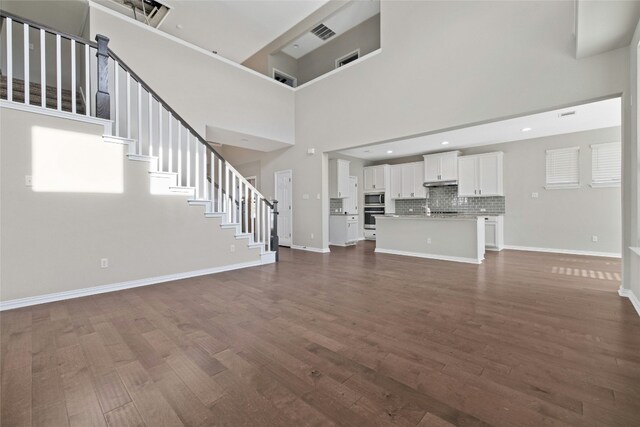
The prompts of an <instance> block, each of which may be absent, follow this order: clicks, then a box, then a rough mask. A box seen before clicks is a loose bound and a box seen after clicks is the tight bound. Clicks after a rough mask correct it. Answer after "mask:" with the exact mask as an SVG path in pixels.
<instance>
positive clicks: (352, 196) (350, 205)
mask: <svg viewBox="0 0 640 427" xmlns="http://www.w3.org/2000/svg"><path fill="white" fill-rule="evenodd" d="M342 205H343V208H344V209H343V210H344V212H346V213H348V214H353V215H357V214H358V177H357V176H350V177H349V196H348V197H347V198H346V199H344V201H343V202H342Z"/></svg>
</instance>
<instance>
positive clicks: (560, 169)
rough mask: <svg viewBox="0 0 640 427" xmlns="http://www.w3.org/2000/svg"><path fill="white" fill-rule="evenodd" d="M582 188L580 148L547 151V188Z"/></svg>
mask: <svg viewBox="0 0 640 427" xmlns="http://www.w3.org/2000/svg"><path fill="white" fill-rule="evenodd" d="M579 186H580V147H571V148H560V149H557V150H547V185H546V188H548V189H554V188H578V187H579Z"/></svg>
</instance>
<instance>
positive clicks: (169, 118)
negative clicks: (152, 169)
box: [167, 112, 173, 172]
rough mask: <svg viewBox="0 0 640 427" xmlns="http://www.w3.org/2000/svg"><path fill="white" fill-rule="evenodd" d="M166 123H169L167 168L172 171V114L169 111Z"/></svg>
mask: <svg viewBox="0 0 640 427" xmlns="http://www.w3.org/2000/svg"><path fill="white" fill-rule="evenodd" d="M167 122H168V123H167V124H168V125H169V159H168V162H167V169H168V170H169V172H173V115H172V114H171V112H168V114H167Z"/></svg>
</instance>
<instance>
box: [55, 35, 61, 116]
mask: <svg viewBox="0 0 640 427" xmlns="http://www.w3.org/2000/svg"><path fill="white" fill-rule="evenodd" d="M61 43H62V40H61V39H60V34H56V98H57V101H58V111H62V51H61V50H62V46H61Z"/></svg>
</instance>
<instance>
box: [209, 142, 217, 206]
mask: <svg viewBox="0 0 640 427" xmlns="http://www.w3.org/2000/svg"><path fill="white" fill-rule="evenodd" d="M209 160H210V162H211V164H210V165H209V176H210V177H211V183H210V184H209V191H210V196H209V199H210V200H211V210H212V211H214V210H215V207H216V203H215V201H216V186H215V182H216V156H215V154H213V151H212V152H211V155H210V156H209Z"/></svg>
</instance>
